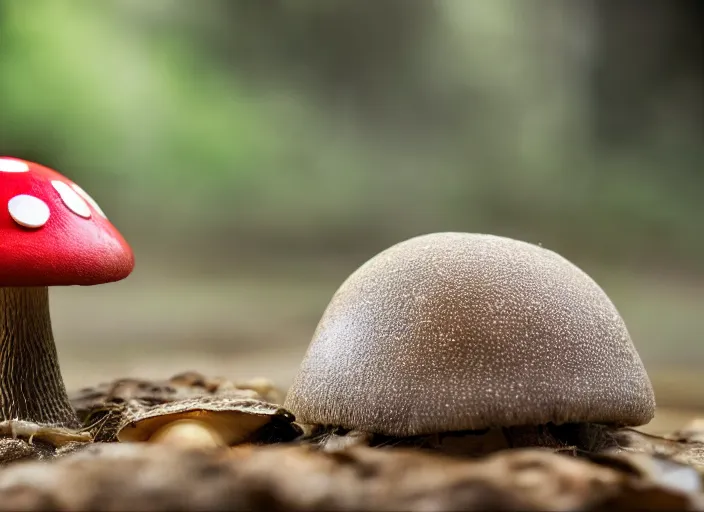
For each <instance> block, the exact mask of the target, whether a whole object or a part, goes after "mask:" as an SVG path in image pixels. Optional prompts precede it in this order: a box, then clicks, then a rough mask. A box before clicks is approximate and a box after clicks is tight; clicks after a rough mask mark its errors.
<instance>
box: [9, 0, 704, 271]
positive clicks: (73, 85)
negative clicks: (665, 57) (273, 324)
mask: <svg viewBox="0 0 704 512" xmlns="http://www.w3.org/2000/svg"><path fill="white" fill-rule="evenodd" d="M575 4H576V3H575ZM584 4H586V2H585V3H584ZM592 14H593V13H592ZM589 15H590V12H589V11H588V9H586V8H584V7H578V6H576V5H572V3H569V2H566V3H560V2H542V1H538V0H533V1H526V2H516V1H510V0H495V1H493V2H484V1H470V0H467V1H466V2H457V1H455V2H453V1H445V2H427V3H426V2H406V1H402V0H387V1H385V2H379V3H375V4H374V8H371V4H370V3H368V2H353V1H339V2H334V6H333V4H331V3H328V2H323V1H316V0H306V1H300V0H299V1H293V0H291V1H284V0H279V1H272V2H256V1H248V0H243V1H236V2H234V1H227V0H202V1H199V2H183V1H177V0H150V1H149V2H140V1H137V0H101V1H99V2H96V1H91V0H72V1H71V2H60V1H50V0H36V1H25V0H4V1H2V3H0V16H1V18H0V70H1V71H0V118H1V120H0V152H2V153H5V154H13V155H16V156H21V157H25V158H28V159H32V160H36V161H40V162H42V163H45V164H47V165H50V166H53V167H55V168H57V169H58V170H60V171H61V172H63V173H64V174H66V175H67V176H70V177H72V178H74V179H75V180H76V181H78V182H79V183H81V184H82V185H83V187H84V188H86V189H88V190H89V191H91V193H92V194H93V195H94V196H95V197H96V199H98V201H99V202H100V203H101V204H102V205H103V206H104V208H105V209H106V210H107V211H108V212H110V213H111V218H112V219H113V220H114V222H115V223H116V224H117V225H118V227H120V229H121V230H123V231H124V232H125V234H126V235H127V236H128V238H130V239H132V240H136V241H137V242H136V244H135V245H137V246H139V247H140V248H143V249H140V250H143V251H148V250H149V251H154V252H157V253H158V252H159V251H160V250H170V248H173V247H185V246H186V245H188V246H189V247H191V251H194V252H196V253H198V251H200V253H198V254H199V257H203V258H207V257H208V256H210V255H212V254H214V253H217V254H220V255H221V256H225V257H231V256H232V255H236V254H243V253H245V252H246V253H248V254H254V255H257V254H265V253H266V254H270V253H277V254H280V255H283V256H286V257H290V256H291V255H295V254H297V253H301V254H303V255H306V256H310V255H311V254H315V255H318V256H323V257H325V256H330V257H332V256H339V255H343V256H344V255H351V254H357V253H363V254H365V255H367V256H369V255H371V253H373V252H375V251H376V250H378V249H381V248H383V246H385V245H388V244H390V243H393V242H396V241H398V240H400V239H403V238H406V237H408V236H412V235H415V234H418V233H422V232H427V231H440V230H461V231H483V232H494V233H497V234H505V235H509V236H516V237H519V238H523V239H528V240H531V241H535V242H538V241H540V242H543V243H544V244H545V245H548V246H550V247H551V248H554V249H556V250H558V251H562V252H566V253H567V254H568V257H569V256H571V257H575V256H576V255H580V258H592V259H596V260H598V261H603V262H606V263H615V264H622V265H641V264H647V265H652V264H655V265H658V266H659V267H661V268H671V269H672V268H680V267H684V266H688V267H689V268H691V269H697V268H698V267H700V261H701V257H702V255H703V254H704V237H703V236H702V231H701V225H700V224H701V220H702V218H703V214H704V209H703V207H702V201H701V197H700V196H701V190H702V186H703V185H704V178H703V177H702V173H701V172H700V171H701V165H702V156H704V155H703V152H704V151H703V149H702V144H701V140H700V136H701V134H700V133H699V132H697V131H696V130H687V129H685V128H683V127H686V126H687V124H686V120H687V119H688V117H687V115H686V114H687V112H684V113H682V115H679V116H678V114H677V112H674V113H672V112H670V114H671V115H668V116H664V117H662V116H661V117H660V118H653V119H655V120H656V121H655V122H653V123H651V124H643V125H642V126H641V127H640V129H639V131H638V132H637V133H634V134H631V135H632V136H631V137H630V138H629V140H630V141H631V142H630V143H629V144H625V143H624V144H621V145H618V144H617V145H608V144H603V143H599V142H598V141H597V135H595V124H596V123H595V122H594V117H595V115H596V114H597V113H599V114H600V115H601V116H602V117H603V115H606V116H608V112H606V113H604V112H600V111H599V109H600V108H602V109H603V108H604V107H603V106H600V105H599V104H598V103H597V102H596V100H595V99H594V95H593V93H592V90H591V85H590V84H591V82H592V75H593V72H594V69H595V67H597V66H598V61H597V60H596V59H597V56H596V50H595V48H597V47H598V41H596V40H595V38H596V37H597V34H598V30H596V28H595V26H594V23H595V20H594V19H593V17H592V18H590V17H589ZM590 20H591V21H590ZM626 86H629V87H631V86H633V87H639V86H640V85H639V84H630V85H628V84H626ZM646 86H647V84H643V87H646ZM668 94H671V91H667V90H666V91H664V92H663V90H662V88H661V90H660V91H658V90H653V91H652V97H653V98H655V99H657V100H658V101H660V103H662V104H663V105H665V107H663V109H664V110H666V111H667V101H668V98H669V96H668ZM668 112H669V111H668ZM658 119H659V121H658ZM633 141H635V142H633ZM155 226H157V227H158V234H157V235H155V233H154V227H155ZM141 240H146V241H145V242H143V243H142V242H141Z"/></svg>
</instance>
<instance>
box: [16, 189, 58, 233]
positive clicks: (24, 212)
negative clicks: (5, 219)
mask: <svg viewBox="0 0 704 512" xmlns="http://www.w3.org/2000/svg"><path fill="white" fill-rule="evenodd" d="M7 209H8V210H9V212H10V216H11V217H12V219H13V220H14V221H15V222H16V223H17V224H19V225H20V226H24V227H26V228H40V227H42V226H43V225H44V224H46V223H47V221H48V220H49V216H50V214H51V212H49V207H48V206H47V204H46V203H45V202H44V201H42V200H41V199H39V198H37V197H34V196H30V195H27V194H21V195H19V196H15V197H13V198H12V199H10V200H9V201H8V203H7Z"/></svg>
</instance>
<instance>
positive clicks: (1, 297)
mask: <svg viewBox="0 0 704 512" xmlns="http://www.w3.org/2000/svg"><path fill="white" fill-rule="evenodd" d="M3 420H22V421H28V422H32V423H36V424H37V425H42V426H51V427H64V428H78V427H79V426H80V423H79V421H78V418H77V417H76V413H75V411H74V410H73V408H72V407H71V403H70V402H69V399H68V395H67V394H66V388H65V387H64V382H63V379H62V377H61V370H60V368H59V361H58V356H57V352H56V346H55V345H54V336H53V333H52V329H51V317H50V314H49V289H48V288H47V287H45V286H44V287H17V288H15V287H12V288H7V287H6V288H2V287H0V422H1V421H3Z"/></svg>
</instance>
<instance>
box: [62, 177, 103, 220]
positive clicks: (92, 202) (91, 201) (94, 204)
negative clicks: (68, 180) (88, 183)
mask: <svg viewBox="0 0 704 512" xmlns="http://www.w3.org/2000/svg"><path fill="white" fill-rule="evenodd" d="M71 186H72V187H73V190H75V191H76V192H77V193H78V195H79V196H81V197H82V198H83V199H85V200H86V201H88V204H90V205H91V206H92V207H93V209H94V210H95V211H96V212H98V213H99V214H100V216H101V217H103V218H104V219H107V218H108V216H107V215H105V212H104V211H103V210H102V208H100V206H98V203H97V202H96V201H95V199H93V198H92V197H90V195H88V192H86V191H85V190H83V189H82V188H81V187H79V186H78V185H76V184H75V183H72V184H71Z"/></svg>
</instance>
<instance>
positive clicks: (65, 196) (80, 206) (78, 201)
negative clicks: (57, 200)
mask: <svg viewBox="0 0 704 512" xmlns="http://www.w3.org/2000/svg"><path fill="white" fill-rule="evenodd" d="M51 184H52V186H53V187H54V188H55V189H56V191H57V192H58V193H59V195H60V196H61V200H62V201H63V202H64V204H65V205H66V206H67V207H68V209H69V210H71V211H72V212H73V213H75V214H76V215H80V216H81V217H84V218H86V219H89V218H90V215H91V214H90V208H88V203H86V202H85V201H84V200H83V198H82V197H81V196H79V195H78V194H77V193H76V191H75V190H73V189H72V188H71V187H70V186H69V185H68V184H67V183H64V182H63V181H58V180H52V182H51Z"/></svg>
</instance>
